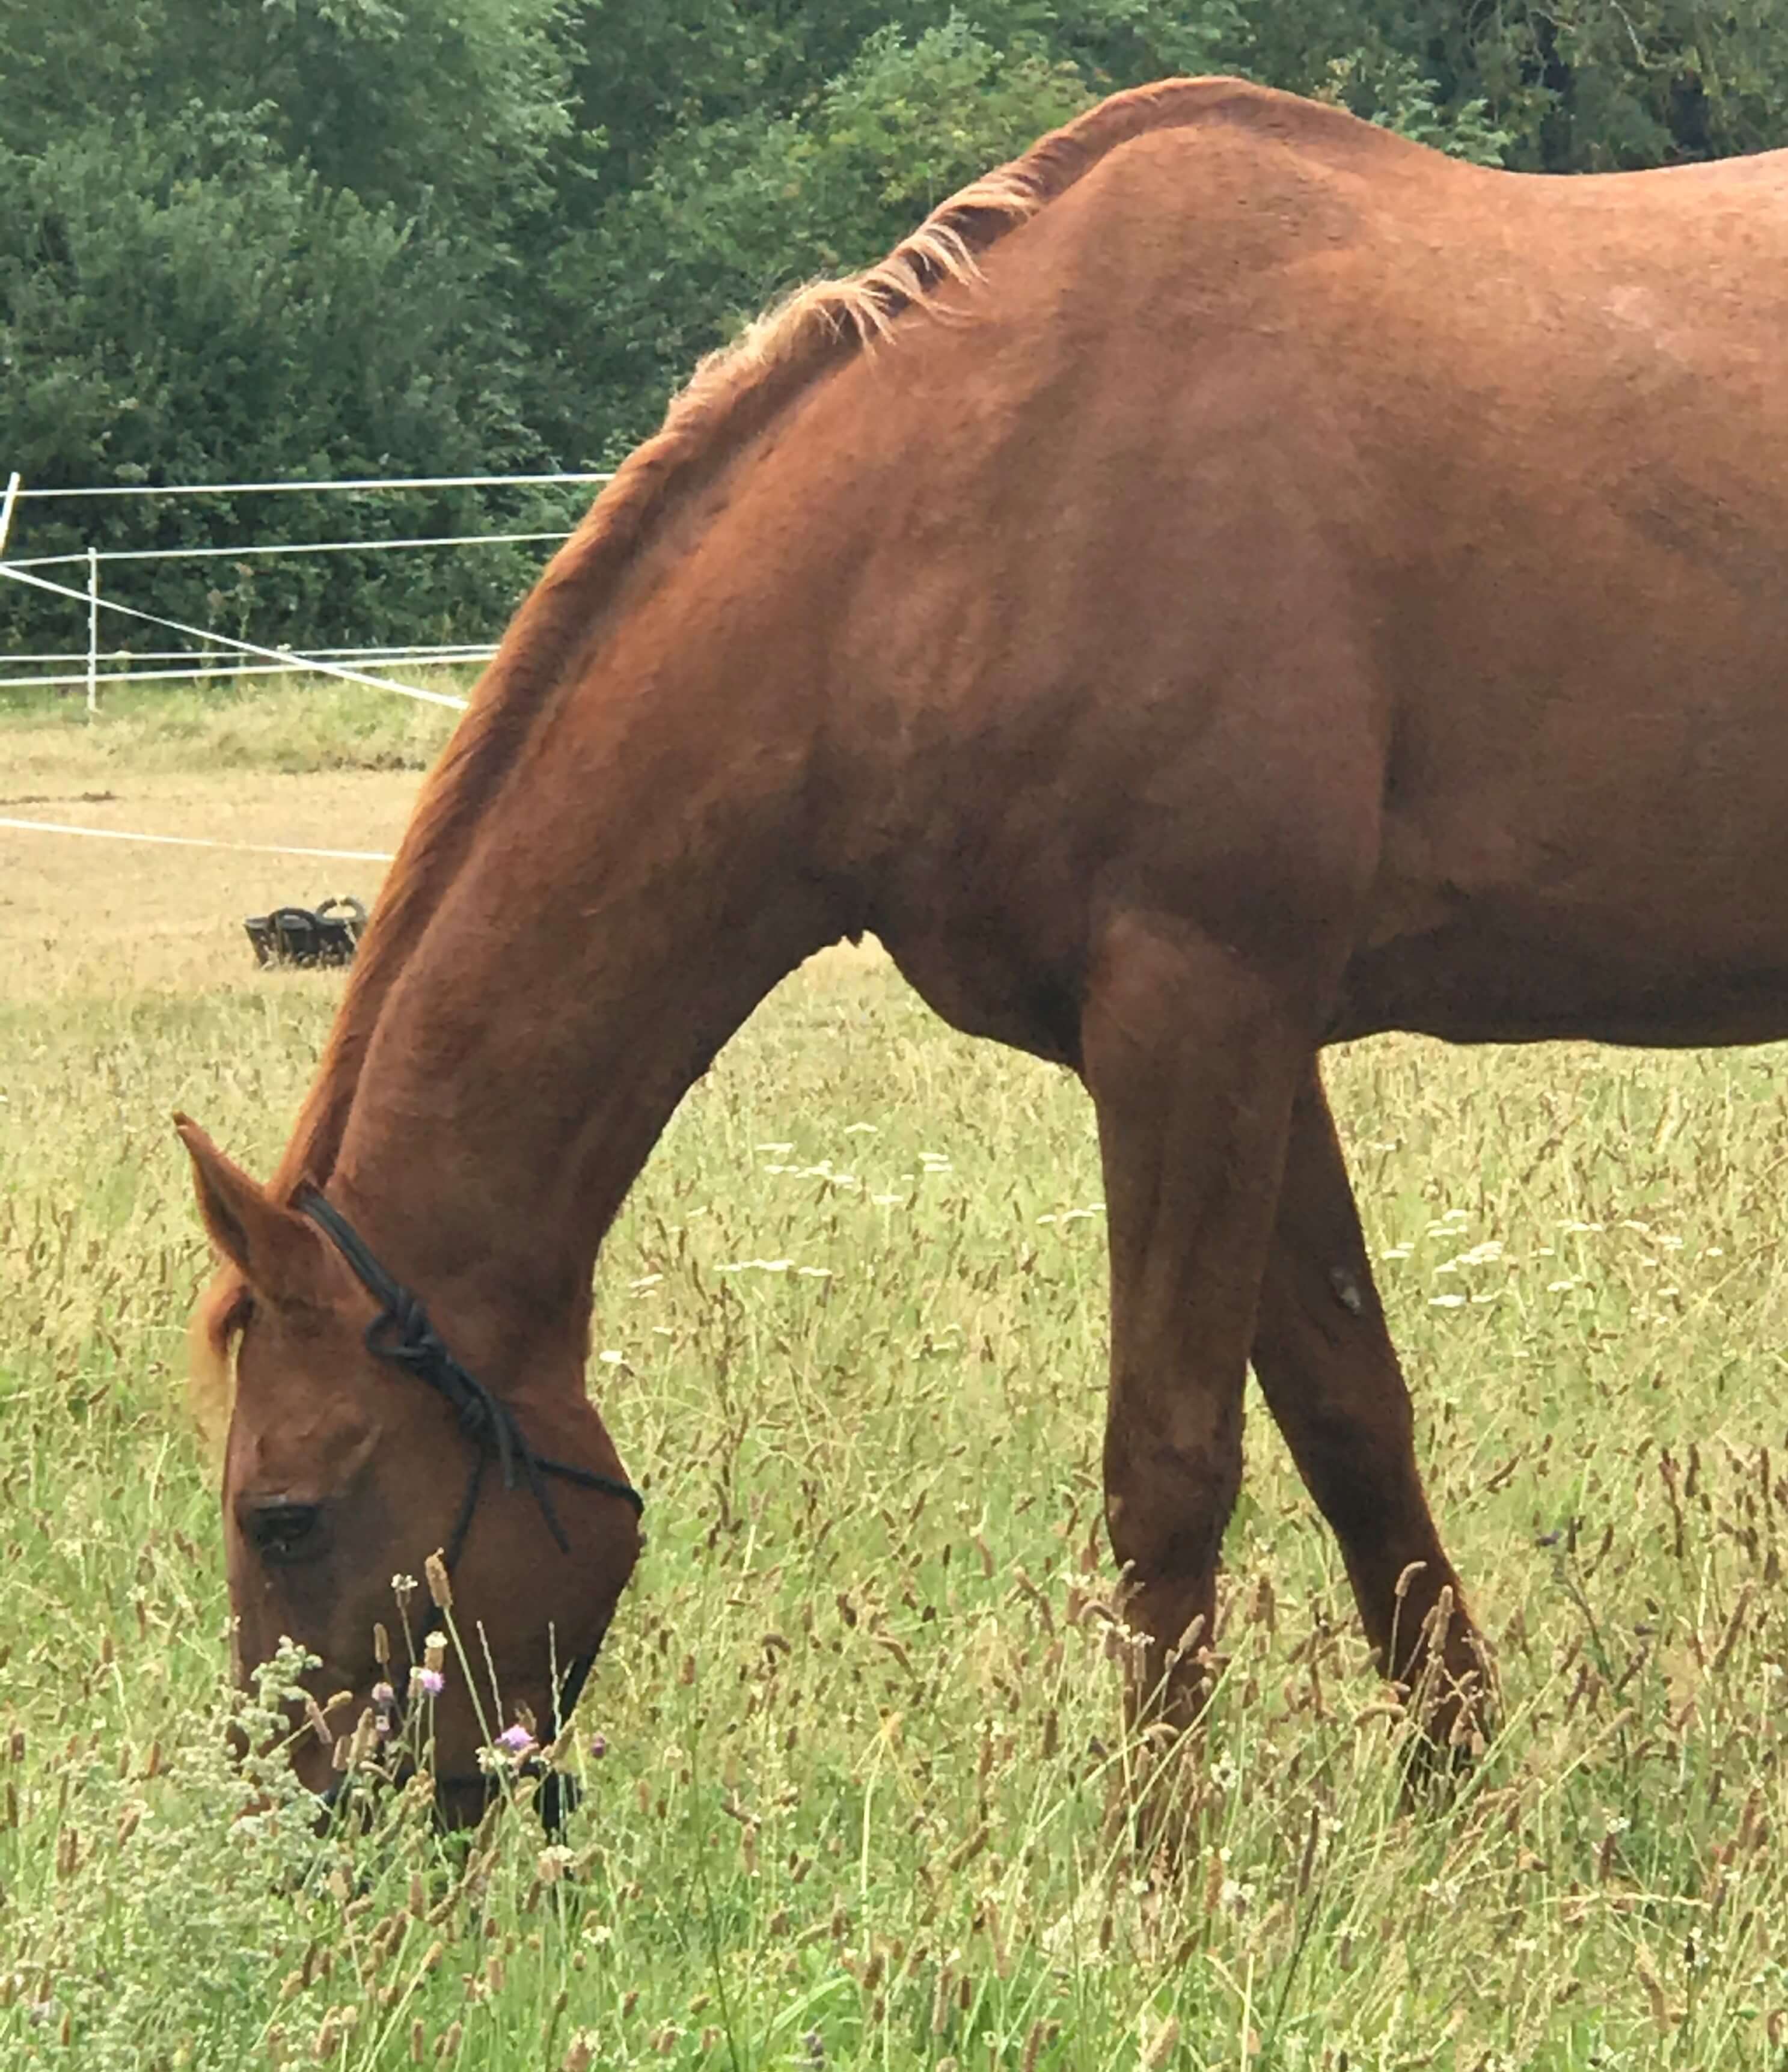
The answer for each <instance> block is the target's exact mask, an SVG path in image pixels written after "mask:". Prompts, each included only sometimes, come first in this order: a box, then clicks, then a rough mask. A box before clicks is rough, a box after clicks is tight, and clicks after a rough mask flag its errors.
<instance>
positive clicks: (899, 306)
mask: <svg viewBox="0 0 1788 2072" xmlns="http://www.w3.org/2000/svg"><path fill="white" fill-rule="evenodd" d="M1211 118H1217V119H1228V120H1237V121H1243V122H1247V121H1261V122H1263V123H1264V125H1268V126H1297V125H1302V124H1303V123H1305V122H1306V121H1315V122H1317V123H1318V124H1325V125H1326V123H1328V122H1329V121H1332V120H1333V118H1332V117H1330V114H1329V112H1328V111H1326V110H1321V109H1313V108H1311V107H1309V105H1308V104H1306V103H1301V102H1298V101H1293V100H1291V99H1289V97H1285V96H1283V95H1277V94H1271V93H1265V92H1264V91H1263V90H1262V89H1260V88H1256V87H1252V86H1249V85H1247V84H1246V83H1244V82H1243V81H1241V80H1225V79H1207V80H1167V81H1165V82H1163V83H1162V84H1159V85H1156V86H1148V87H1139V88H1135V89H1134V90H1132V92H1129V93H1120V94H1115V95H1113V96H1112V98H1111V99H1109V100H1108V101H1102V102H1101V103H1100V105H1099V106H1097V107H1096V108H1094V109H1089V110H1088V112H1087V113H1086V114H1084V115H1083V116H1080V117H1078V118H1077V119H1076V120H1075V121H1072V122H1071V123H1069V124H1067V126H1066V127H1065V128H1063V129H1058V130H1055V131H1054V132H1053V133H1052V134H1050V135H1049V136H1046V137H1045V138H1042V140H1041V141H1040V142H1038V143H1037V144H1035V145H1034V146H1032V147H1031V149H1030V150H1028V151H1026V153H1025V154H1024V155H1023V156H1022V157H1021V158H1014V159H1013V161H1012V162H1011V163H1010V164H1009V165H1005V166H1000V167H999V168H998V169H997V171H993V172H991V173H988V174H985V175H983V177H982V178H981V179H978V180H974V181H972V182H971V183H969V184H968V186H967V187H964V188H962V189H961V190H960V192H958V193H956V194H955V195H952V196H951V197H950V199H948V200H947V201H946V202H943V203H940V204H939V207H938V208H935V209H934V210H933V211H932V212H931V214H930V215H929V216H927V218H926V219H925V220H924V222H923V223H922V224H920V225H919V228H917V229H916V230H915V231H914V232H912V234H911V235H910V236H908V237H906V238H904V239H902V241H901V242H900V243H899V244H898V245H896V246H895V247H894V250H893V251H892V252H890V253H889V255H888V256H887V257H886V259H884V260H882V261H881V262H880V263H879V264H878V265H874V266H871V267H869V269H867V270H866V271H865V272H864V273H857V274H853V275H852V276H850V277H849V278H847V279H845V280H841V281H820V282H814V283H812V285H811V286H808V287H805V288H803V289H800V290H798V291H797V292H796V293H795V294H794V295H792V296H791V297H790V298H788V299H787V301H786V302H783V303H781V304H780V305H779V306H777V307H776V308H775V309H773V310H770V311H769V312H768V313H767V315H763V316H762V317H760V318H758V320H757V321H756V322H755V323H753V324H752V325H751V326H750V327H749V328H748V329H747V330H746V332H745V333H744V335H742V337H741V338H740V339H738V341H737V342H736V343H734V344H733V345H731V346H728V347H724V348H722V349H721V351H719V352H714V353H711V354H709V356H708V357H707V358H706V359H705V360H703V361H702V363H701V365H700V366H699V367H698V368H697V370H696V372H695V374H694V376H693V379H692V380H690V382H689V384H688V387H687V388H686V389H684V390H683V392H682V393H681V394H680V395H679V396H678V397H676V399H675V400H674V401H672V405H671V406H670V409H669V410H668V413H667V414H666V417H665V420H664V428H663V430H660V432H659V433H658V434H656V436H655V437H654V438H650V439H648V440H647V442H646V443H645V444H644V445H643V446H639V447H638V448H636V449H635V451H634V452H633V453H632V454H631V455H630V456H629V457H628V458H627V461H626V462H624V463H623V465H622V467H621V468H620V470H619V472H618V473H617V474H616V475H615V477H614V480H613V481H612V482H611V483H609V485H608V487H606V489H605V490H604V491H602V494H601V495H600V496H598V499H597V500H596V501H595V503H594V504H593V505H592V506H591V508H590V512H589V513H588V515H587V516H586V517H585V519H584V520H583V522H582V524H581V525H579V527H578V529H577V531H576V532H574V533H573V535H572V536H571V537H570V539H569V540H568V541H566V542H565V545H564V546H563V547H562V548H561V549H560V551H559V552H558V553H557V554H556V555H555V556H554V557H553V561H552V562H551V564H550V565H549V567H548V568H547V570H546V572H545V575H544V576H543V577H542V578H541V581H540V582H539V584H538V585H537V586H536V588H535V590H533V592H532V594H531V595H530V596H529V597H528V600H527V602H525V603H524V605H523V606H522V608H521V610H520V611H519V612H518V613H517V614H516V618H515V619H514V621H513V623H512V625H511V626H510V627H509V630H508V632H507V634H505V635H504V639H503V643H502V645H501V646H500V648H499V649H498V651H497V653H496V656H495V659H494V660H492V662H491V665H490V667H489V668H487V670H486V671H485V672H484V675H483V677H482V678H481V679H480V680H479V685H478V688H477V689H476V690H475V692H474V693H473V695H472V700H471V705H470V707H469V709H467V713H466V716H465V717H464V718H463V719H462V721H461V722H460V723H459V726H458V729H457V730H456V731H455V732H454V737H453V739H452V741H451V742H450V743H449V745H448V746H447V749H446V752H445V754H443V755H442V758H441V760H440V761H439V763H437V765H436V766H435V768H434V771H433V772H432V773H431V775H430V777H429V779H428V781H427V783H425V786H424V787H423V790H422V794H421V798H420V799H419V800H418V801H417V806H416V810H415V812H414V814H413V816H412V819H411V821H410V824H409V829H408V831H407V833H405V837H404V840H403V843H402V845H401V849H400V851H399V853H398V856H397V861H395V863H394V864H393V866H392V870H391V874H390V876H389V878H388V879H387V880H386V882H385V886H384V891H383V892H382V893H381V894H380V900H379V905H378V910H377V915H376V920H377V925H376V927H374V928H372V930H371V931H370V932H369V933H368V936H367V938H366V941H365V943H364V947H363V948H362V949H361V951H360V955H359V956H358V957H357V959H356V962H355V967H354V972H353V976H352V977H351V980H349V983H348V988H347V995H346V997H345V998H344V999H343V1003H342V1007H341V1010H340V1013H339V1014H338V1016H337V1017H336V1021H335V1028H334V1030H333V1031H332V1032H331V1036H330V1038H329V1042H328V1045H327V1049H326V1050H325V1051H324V1054H323V1060H322V1063H321V1064H320V1066H319V1071H318V1075H317V1078H316V1081H315V1083H314V1085H313V1087H312V1088H311V1091H310V1096H309V1097H308V1099H307V1100H306V1103H305V1105H304V1108H303V1111H302V1113H301V1114H300V1116H299V1118H298V1127H297V1128H296V1129H295V1131H294V1133H293V1137H292V1141H291V1142H290V1145H289V1146H288V1147H287V1149H286V1155H285V1157H284V1158H283V1159H282V1161H281V1163H280V1167H279V1170H278V1171H277V1173H276V1174H275V1175H274V1176H273V1182H272V1183H271V1188H272V1191H273V1193H274V1194H275V1195H276V1196H277V1197H279V1198H286V1197H289V1196H290V1194H291V1192H292V1191H293V1190H294V1189H295V1188H296V1187H297V1186H298V1183H299V1182H301V1181H302V1180H304V1179H306V1178H310V1179H312V1180H314V1181H316V1182H319V1183H320V1182H322V1181H323V1180H324V1179H325V1178H327V1175H328V1173H329V1170H330V1168H331V1165H333V1163H334V1161H335V1150H336V1147H337V1146H338V1145H339V1143H340V1141H341V1138H342V1133H343V1129H344V1128H345V1126H346V1124H347V1112H348V1109H349V1108H350V1106H351V1104H352V1100H353V1096H354V1087H355V1083H356V1080H357V1079H358V1077H359V1073H360V1061H361V1059H362V1058H363V1057H364V1054H365V1052H366V1047H367V1045H368V1042H369V1041H370V1039H371V1037H372V1029H373V1026H374V1024H375V1022H376V1020H377V1018H378V1014H379V1009H380V1005H381V1003H382V1002H383V1001H384V997H385V994H386V993H387V991H388V989H389V988H390V986H391V984H392V982H393V980H394V979H395V977H396V976H397V973H398V972H399V971H400V969H401V968H402V966H403V964H404V963H405V960H407V959H408V957H409V954H410V952H411V951H412V950H413V948H414V947H415V946H416V944H417V943H418V942H419V941H420V940H421V937H422V935H423V932H424V931H425V929H426V927H427V926H428V923H429V920H430V917H431V915H433V913H434V909H435V906H436V905H437V903H438V900H439V898H440V896H441V894H442V890H444V888H445V887H446V885H447V884H448V883H449V882H450V881H451V879H452V878H453V876H454V873H455V871H456V870H458V867H459V865H460V864H461V862H462V860H463V859H464V857H465V855H466V853H467V849H469V847H470V846H471V841H472V839H473V837H474V834H475V830H476V828H477V826H478V824H479V812H480V809H481V808H482V807H483V805H484V804H486V803H487V801H488V800H489V799H490V798H491V795H492V794H493V793H494V792H495V789H496V787H497V786H498V785H499V783H500V782H501V780H502V778H503V775H504V772H505V771H507V770H508V768H509V767H510V766H511V765H512V762H513V760H514V759H515V757H516V754H517V752H518V750H520V746H521V744H522V742H524V739H525V738H526V737H527V735H528V732H529V730H530V729H531V727H532V724H533V722H534V721H535V720H536V717H538V715H539V714H540V713H541V710H542V709H544V708H545V705H546V702H547V701H548V700H549V698H550V697H551V696H552V695H553V692H554V691H555V690H556V689H557V687H558V685H559V682H560V680H561V672H562V664H563V662H564V660H565V656H566V655H567V654H568V653H569V651H570V649H571V648H572V645H573V643H574V642H575V641H577V640H578V639H581V638H582V636H584V635H586V634H587V632H588V631H589V629H590V623H591V621H592V619H594V616H595V615H596V614H597V613H598V612H599V611H601V609H602V603H603V602H604V599H605V598H606V597H608V596H609V595H610V594H612V593H613V591H614V588H615V586H616V585H617V583H618V582H619V578H620V577H621V575H622V574H623V571H624V570H625V569H627V566H628V565H629V564H630V563H631V561H632V559H633V557H634V556H635V553H637V552H638V550H639V547H640V545H641V544H642V543H643V541H645V540H646V539H647V537H649V536H650V535H651V532H652V530H653V528H654V526H655V523H656V520H657V519H658V518H659V516H660V514H661V513H662V512H664V510H665V509H666V508H667V507H668V505H669V504H671V502H672V500H673V499H674V498H676V497H677V496H679V495H682V494H684V493H685V492H686V491H688V490H689V489H691V488H692V487H697V486H699V485H700V484H701V483H702V482H703V481H704V480H705V479H707V478H708V477H709V476H710V475H712V474H713V471H715V470H716V469H717V467H720V466H721V464H722V463H724V462H725V461H726V460H727V459H728V458H730V457H731V456H732V455H733V454H735V453H736V452H737V451H738V448H739V446H741V444H742V442H744V441H745V440H746V439H747V438H750V436H751V434H753V433H754V432H755V431H756V430H758V429H759V428H760V427H761V426H762V425H763V424H764V423H765V422H766V421H767V419H768V418H770V417H771V416H772V415H774V414H775V413H776V412H777V411H778V410H779V409H781V408H782V407H783V405H785V404H786V403H787V401H789V400H790V398H791V397H792V396H794V395H795V394H796V393H799V391H800V390H801V389H804V388H805V387H807V386H808V384H810V383H811V382H812V381H814V380H817V379H818V378H819V377H820V376H821V375H822V374H824V373H825V372H827V371H828V370H829V369H830V368H834V367H836V366H838V365H840V364H842V363H844V362H845V361H846V360H850V359H852V358H853V357H855V356H857V354H859V353H861V352H865V351H866V350H867V349H868V348H869V347H871V346H872V345H873V344H875V343H877V342H878V341H879V340H882V339H886V338H888V337H889V335H890V334H891V333H892V331H894V326H895V323H896V321H897V319H899V318H900V317H901V316H902V315H905V314H906V312H907V311H909V310H915V309H922V308H924V307H926V306H928V305H935V300H936V298H937V297H938V295H939V293H940V291H941V290H943V289H945V288H947V287H948V286H952V284H959V285H960V284H967V283H970V282H973V281H974V280H975V279H976V278H977V277H978V275H979V272H980V268H979V265H978V263H977V255H978V254H979V253H981V252H982V251H984V250H985V249H987V247H989V245H993V244H995V243H997V241H998V240H999V239H1000V238H1001V237H1003V236H1006V235H1007V234H1008V233H1009V232H1012V231H1013V230H1016V229H1017V228H1020V227H1021V225H1022V224H1025V223H1026V222H1028V221H1029V220H1030V218H1031V217H1032V216H1034V215H1036V214H1037V212H1038V210H1040V209H1042V208H1044V207H1045V206H1046V204H1047V203H1049V202H1050V201H1052V200H1053V199H1055V197H1056V196H1058V195H1061V194H1063V193H1065V192H1066V191H1067V190H1068V189H1069V188H1070V187H1072V186H1073V185H1074V184H1075V182H1076V181H1077V180H1079V179H1081V178H1082V177H1083V175H1085V174H1086V173H1087V172H1088V171H1090V170H1091V168H1092V167H1093V166H1095V165H1097V164H1098V163H1099V162H1100V160H1101V159H1102V158H1104V157H1106V156H1107V155H1108V154H1109V153H1110V152H1112V151H1113V150H1116V149H1117V147H1118V146H1120V145H1122V144H1124V143H1127V142H1129V141H1130V140H1131V139H1132V138H1136V137H1138V136H1141V135H1144V134H1147V133H1148V132H1149V131H1152V130H1157V129H1174V128H1177V127H1179V126H1182V125H1185V124H1187V123H1190V122H1192V121H1197V120H1200V119H1207V120H1208V119H1211ZM244 1296H245V1290H244V1289H243V1286H242V1284H241V1281H240V1276H237V1275H236V1273H235V1272H234V1271H233V1270H230V1269H226V1270H225V1271H224V1272H220V1273H219V1274H218V1275H217V1276H216V1277H215V1278H214V1280H213V1281H212V1284H211V1285H210V1286H209V1287H208V1289H206V1291H205V1293H204V1294H203V1297H201V1298H200V1301H199V1306H198V1308H197V1309H195V1312H194V1313H193V1318H192V1322H191V1326H190V1327H189V1330H188V1350H189V1355H190V1370H189V1371H190V1375H191V1400H192V1404H193V1408H194V1410H195V1414H196V1415H197V1416H198V1418H199V1423H200V1424H201V1425H202V1426H203V1427H204V1428H205V1429H207V1430H208V1431H210V1432H212V1433H214V1434H215V1433H220V1432H221V1429H222V1427H223V1423H224V1419H225V1417H226V1416H227V1413H228V1402H229V1394H230V1387H231V1359H230V1349H231V1342H232V1336H233V1333H234V1330H235V1329H236V1326H237V1324H238V1323H239V1322H240V1318H241V1315H242V1313H243V1311H242V1304H243V1300H244Z"/></svg>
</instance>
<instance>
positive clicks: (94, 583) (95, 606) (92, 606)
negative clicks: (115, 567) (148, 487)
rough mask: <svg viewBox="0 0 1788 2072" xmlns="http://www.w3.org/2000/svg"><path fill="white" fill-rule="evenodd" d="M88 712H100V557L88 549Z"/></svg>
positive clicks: (90, 548)
mask: <svg viewBox="0 0 1788 2072" xmlns="http://www.w3.org/2000/svg"><path fill="white" fill-rule="evenodd" d="M87 710H88V715H89V717H91V715H92V714H93V713H97V711H98V710H99V555H98V553H97V551H96V550H95V549H93V548H92V547H89V548H88V549H87Z"/></svg>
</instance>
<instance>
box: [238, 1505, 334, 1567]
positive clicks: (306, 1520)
mask: <svg viewBox="0 0 1788 2072" xmlns="http://www.w3.org/2000/svg"><path fill="white" fill-rule="evenodd" d="M240 1523H241V1526H242V1532H243V1536H244V1537H245V1539H246V1540H247V1541H248V1543H249V1545H250V1546H251V1547H252V1548H253V1549H254V1551H255V1552H256V1553H257V1554H258V1555H259V1556H261V1560H263V1561H271V1562H273V1563H276V1564H277V1563H280V1562H291V1561H308V1560H312V1559H313V1558H314V1556H317V1555H318V1554H319V1553H321V1552H322V1551H323V1529H322V1528H323V1506H322V1505H321V1504H320V1503H257V1504H245V1506H244V1507H242V1510H241V1512H240Z"/></svg>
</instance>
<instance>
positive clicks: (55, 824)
mask: <svg viewBox="0 0 1788 2072" xmlns="http://www.w3.org/2000/svg"><path fill="white" fill-rule="evenodd" d="M0 828H5V829H6V830H8V831H9V832H11V833H22V834H31V835H88V836H90V837H92V839H93V840H94V841H121V842H153V843H154V844H155V845H157V846H158V848H162V849H232V850H234V851H235V852H236V853H237V854H238V855H240V856H312V857H327V858H329V859H331V860H332V861H335V862H338V863H391V862H393V861H395V857H394V853H393V851H391V850H390V849H299V848H296V847H287V846H285V845H282V844H280V843H277V842H232V841H214V840H213V839H212V837H211V836H209V835H145V834H137V833H131V832H129V831H128V830H126V829H125V828H82V827H76V826H75V825H74V824H72V822H65V821H62V820H8V819H6V818H5V817H4V816H0Z"/></svg>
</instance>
